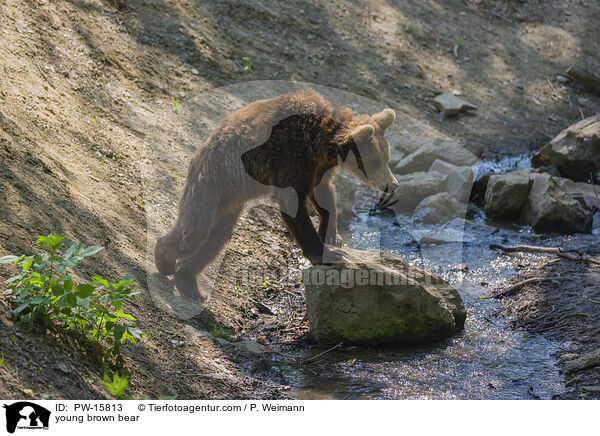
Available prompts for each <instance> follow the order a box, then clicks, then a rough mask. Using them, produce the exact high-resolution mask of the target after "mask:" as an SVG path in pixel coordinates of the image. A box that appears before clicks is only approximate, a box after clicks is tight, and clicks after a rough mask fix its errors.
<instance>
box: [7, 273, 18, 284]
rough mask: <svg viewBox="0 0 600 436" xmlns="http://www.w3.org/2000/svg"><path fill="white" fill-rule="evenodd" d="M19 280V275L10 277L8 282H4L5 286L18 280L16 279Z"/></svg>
mask: <svg viewBox="0 0 600 436" xmlns="http://www.w3.org/2000/svg"><path fill="white" fill-rule="evenodd" d="M20 278H22V276H21V274H18V275H16V276H12V277H11V278H9V279H8V280H6V282H5V283H6V284H9V283H12V282H14V281H15V280H18V279H20Z"/></svg>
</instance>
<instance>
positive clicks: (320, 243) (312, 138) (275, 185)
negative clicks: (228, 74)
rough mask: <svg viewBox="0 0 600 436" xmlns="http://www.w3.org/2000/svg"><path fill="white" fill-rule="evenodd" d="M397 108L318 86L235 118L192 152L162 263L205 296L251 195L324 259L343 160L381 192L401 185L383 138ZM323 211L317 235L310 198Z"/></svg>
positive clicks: (333, 237)
mask: <svg viewBox="0 0 600 436" xmlns="http://www.w3.org/2000/svg"><path fill="white" fill-rule="evenodd" d="M394 117H395V115H394V113H393V111H391V110H390V109H386V111H383V112H381V113H380V114H376V115H373V116H371V117H369V116H367V115H355V114H354V113H353V112H352V111H351V110H350V109H348V108H344V107H337V106H334V105H332V104H331V103H329V102H328V101H326V100H325V99H323V98H322V97H321V96H320V95H318V94H317V93H315V92H314V91H305V92H302V93H299V94H295V95H282V96H279V97H276V98H273V99H269V100H260V101H257V102H254V103H251V104H249V105H248V106H246V107H244V108H242V109H240V110H238V111H237V112H234V113H233V114H231V115H229V116H228V117H226V118H225V119H224V120H223V121H222V122H221V123H220V124H219V126H218V127H217V128H216V129H215V130H214V131H213V132H212V134H211V135H210V137H209V138H208V139H207V141H206V142H205V143H203V144H202V145H201V146H200V147H199V149H198V151H197V153H196V155H195V156H194V158H193V159H192V161H191V163H190V167H189V171H188V176H187V180H186V186H185V188H184V192H183V195H182V197H181V200H180V203H179V215H178V218H177V221H176V223H175V225H174V227H173V229H172V230H171V231H170V232H169V233H168V234H167V235H165V236H163V237H162V238H160V239H159V240H158V242H157V244H156V248H155V261H156V266H157V268H158V270H159V271H160V272H161V274H164V275H170V274H175V283H176V285H177V287H178V288H179V289H180V290H181V291H182V292H183V293H184V294H185V295H187V296H190V297H197V296H200V297H202V298H205V297H206V295H205V294H204V293H203V292H202V291H201V290H199V289H198V286H197V283H196V276H197V274H198V273H199V272H200V271H202V270H203V269H204V267H205V266H206V265H207V264H208V263H210V262H211V261H212V260H213V259H214V257H215V256H216V255H217V254H218V252H219V251H220V250H221V248H222V247H223V246H224V245H225V243H226V242H227V240H228V238H229V236H230V234H231V232H232V230H233V227H234V226H235V224H236V222H237V219H238V216H239V214H240V212H241V210H242V208H243V207H244V205H245V204H246V202H247V201H248V200H250V199H252V198H256V197H259V196H265V195H270V196H271V197H272V198H273V199H274V200H275V201H277V202H278V203H279V205H280V208H281V213H282V217H283V219H284V221H285V223H286V225H287V226H288V228H289V230H290V231H291V233H292V234H293V235H294V238H295V239H296V241H297V243H298V245H299V246H300V247H301V248H302V251H303V254H304V255H305V256H306V257H307V258H308V259H309V260H310V261H311V262H312V263H314V264H316V263H321V262H323V256H324V253H325V252H326V251H327V248H326V247H325V245H324V243H339V242H340V241H341V239H340V238H339V235H338V234H337V210H336V207H335V191H334V188H333V185H332V183H331V182H332V179H333V176H334V172H335V169H336V168H337V167H338V164H341V166H342V167H343V168H345V169H346V170H349V171H350V172H352V173H353V174H355V175H356V176H357V177H358V178H360V179H361V180H363V181H365V182H366V183H369V184H371V185H373V186H375V187H376V188H378V189H380V190H384V189H389V188H392V189H393V187H394V186H395V185H397V182H396V180H395V179H394V177H393V176H392V174H391V172H390V170H389V167H388V160H389V144H388V143H387V141H386V140H385V138H384V137H383V132H384V130H385V129H386V128H387V127H389V125H390V124H391V122H392V121H393V119H394ZM307 201H311V202H312V203H313V204H314V205H315V208H316V210H317V212H318V214H319V216H320V223H319V229H318V232H317V231H315V229H314V227H313V226H312V223H311V221H310V218H309V215H308V212H307V208H306V202H307Z"/></svg>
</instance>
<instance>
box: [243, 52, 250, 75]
mask: <svg viewBox="0 0 600 436" xmlns="http://www.w3.org/2000/svg"><path fill="white" fill-rule="evenodd" d="M242 60H243V61H244V67H243V70H244V73H247V72H249V71H252V61H251V60H250V58H249V57H248V56H244V57H243V58H242Z"/></svg>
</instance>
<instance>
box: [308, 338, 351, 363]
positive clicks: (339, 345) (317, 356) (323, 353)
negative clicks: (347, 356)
mask: <svg viewBox="0 0 600 436" xmlns="http://www.w3.org/2000/svg"><path fill="white" fill-rule="evenodd" d="M342 345H344V343H343V342H340V343H339V344H337V345H334V346H333V347H331V348H330V349H329V350H325V351H323V352H322V353H319V354H317V355H316V356H313V357H310V358H308V359H305V360H303V361H302V362H300V363H301V364H302V365H306V364H307V363H309V362H311V361H312V360H315V359H318V358H319V357H321V356H323V355H325V354H327V353H329V352H331V351H333V350H335V349H336V348H339V347H341V346H342Z"/></svg>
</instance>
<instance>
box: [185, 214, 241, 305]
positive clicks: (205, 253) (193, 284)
mask: <svg viewBox="0 0 600 436" xmlns="http://www.w3.org/2000/svg"><path fill="white" fill-rule="evenodd" d="M240 212H241V210H236V211H234V212H230V213H228V214H226V215H224V216H221V217H219V219H218V220H217V221H216V222H215V224H214V226H213V228H212V229H210V232H209V235H208V238H207V239H206V241H205V242H204V243H203V244H202V245H201V246H199V247H198V248H197V249H196V250H195V251H194V252H193V253H192V254H190V255H189V256H187V257H185V258H179V259H178V260H177V265H176V272H175V285H176V286H177V288H178V289H179V290H180V291H181V292H182V293H183V294H184V295H186V296H187V297H191V298H198V297H200V298H201V299H203V300H205V299H206V298H207V295H206V293H205V292H204V291H203V290H202V289H201V288H199V287H198V283H197V281H196V276H197V275H198V274H199V273H200V272H201V271H202V270H203V269H204V268H205V267H206V266H207V265H208V264H210V262H212V261H213V260H214V258H215V257H216V256H217V254H219V252H220V251H221V249H222V248H223V246H225V244H226V243H227V241H228V240H229V237H230V236H231V234H232V232H233V228H234V227H235V224H236V223H237V220H238V217H239V214H240Z"/></svg>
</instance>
